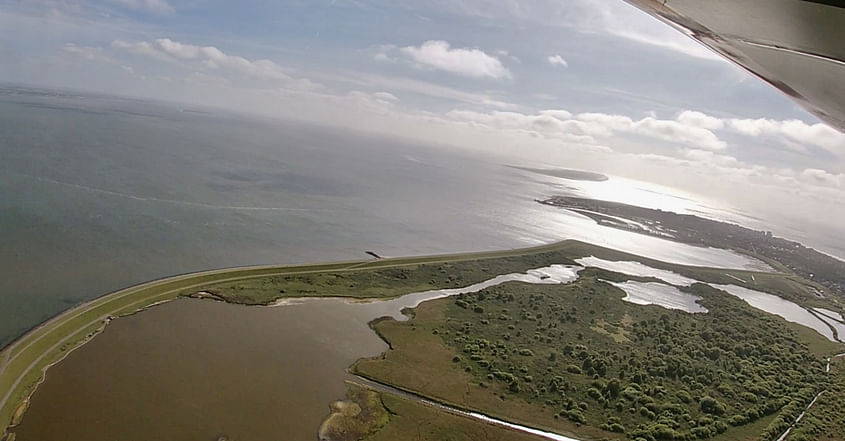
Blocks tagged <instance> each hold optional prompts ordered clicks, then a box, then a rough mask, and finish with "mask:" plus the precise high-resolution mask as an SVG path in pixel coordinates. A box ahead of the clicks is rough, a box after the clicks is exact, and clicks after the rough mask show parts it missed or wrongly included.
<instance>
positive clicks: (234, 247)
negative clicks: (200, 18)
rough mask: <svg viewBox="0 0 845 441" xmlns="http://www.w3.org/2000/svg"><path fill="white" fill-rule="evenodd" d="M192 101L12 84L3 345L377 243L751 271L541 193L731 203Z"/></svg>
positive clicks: (1, 243) (0, 136)
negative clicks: (173, 289)
mask: <svg viewBox="0 0 845 441" xmlns="http://www.w3.org/2000/svg"><path fill="white" fill-rule="evenodd" d="M188 110H189V109H182V108H180V107H178V106H172V105H164V104H155V103H145V102H140V101H133V100H128V99H118V98H110V97H95V96H87V95H85V96H83V95H72V94H66V93H53V92H45V91H35V90H24V89H14V88H0V268H2V274H3V277H0V345H4V344H7V343H8V342H10V341H11V340H12V339H13V338H14V337H15V336H17V335H20V333H22V332H24V331H25V330H26V329H28V328H30V327H32V326H34V325H36V324H38V323H40V322H41V321H43V320H44V319H45V318H47V317H49V316H51V315H54V314H56V313H58V312H60V311H62V310H64V309H66V308H68V307H70V306H71V305H74V304H76V303H79V302H81V301H84V300H86V299H90V298H93V297H96V296H98V295H102V294H105V293H107V292H109V291H112V290H115V289H118V288H121V287H124V286H127V285H131V284H135V283H139V282H143V281H146V280H150V279H154V278H159V277H164V276H168V275H173V274H178V273H185V272H190V271H196V270H201V269H208V268H219V267H227V266H235V265H249V264H265V263H297V262H312V261H328V260H336V259H355V258H365V257H366V256H365V255H364V254H363V252H364V251H365V250H374V251H376V252H378V253H379V254H382V255H385V256H402V255H415V254H430V253H444V252H456V251H472V250H490V249H502V248H513V247H522V246H527V245H534V244H539V243H544V242H551V241H557V240H560V239H565V238H578V239H583V240H587V241H591V242H594V243H598V244H601V245H607V246H612V247H615V248H619V249H622V250H626V251H631V252H634V253H637V254H643V255H647V256H650V257H654V258H658V259H662V260H666V261H672V262H679V263H688V264H696V265H713V266H724V267H740V268H741V267H754V265H755V262H751V261H749V260H748V259H746V258H744V257H741V256H738V255H735V254H732V253H728V252H725V251H721V250H714V249H701V248H695V247H690V246H685V245H681V244H676V243H672V242H667V241H664V240H659V239H655V238H650V237H646V236H642V235H635V234H630V233H627V232H624V231H618V230H613V229H608V228H604V227H599V226H596V225H595V224H594V223H593V222H592V221H591V220H589V219H587V218H584V217H583V216H580V215H577V214H574V213H569V212H566V211H564V210H560V209H555V208H553V207H547V206H543V205H540V204H537V203H536V202H535V201H534V200H535V199H538V198H544V197H547V196H550V195H554V194H563V193H571V194H578V195H585V196H599V197H602V196H608V195H610V196H615V197H616V198H617V199H618V198H620V197H621V198H622V199H624V200H628V201H630V202H632V203H647V204H650V205H657V206H663V207H665V208H667V209H675V210H678V211H683V210H687V211H703V212H708V213H712V214H713V215H714V216H719V215H720V213H723V212H724V211H720V210H719V209H716V208H713V207H708V206H704V205H701V204H699V203H697V202H695V201H692V200H690V199H686V198H681V197H676V196H674V195H671V194H669V192H663V191H661V190H655V189H654V188H652V187H647V186H642V185H641V184H638V183H632V182H630V181H624V180H620V179H614V178H611V179H610V180H608V181H605V182H599V183H592V182H591V183H586V182H578V181H571V180H565V179H561V178H555V177H550V176H545V175H539V174H536V173H532V172H528V171H523V170H518V169H514V168H511V167H507V164H502V163H499V162H497V161H492V160H489V159H487V160H485V159H484V158H478V157H475V156H469V155H468V154H466V153H462V152H460V151H456V150H455V149H448V148H444V147H432V146H422V145H419V144H414V143H411V142H408V141H403V140H398V139H391V138H386V137H382V136H374V135H366V134H360V133H354V132H349V131H342V130H335V129H327V128H322V127H316V126H309V125H303V124H294V123H280V122H270V121H261V120H257V119H250V118H247V117H241V116H234V115H228V114H223V113H219V112H218V113H204V112H195V111H188ZM555 165H556V166H559V167H565V166H566V164H555Z"/></svg>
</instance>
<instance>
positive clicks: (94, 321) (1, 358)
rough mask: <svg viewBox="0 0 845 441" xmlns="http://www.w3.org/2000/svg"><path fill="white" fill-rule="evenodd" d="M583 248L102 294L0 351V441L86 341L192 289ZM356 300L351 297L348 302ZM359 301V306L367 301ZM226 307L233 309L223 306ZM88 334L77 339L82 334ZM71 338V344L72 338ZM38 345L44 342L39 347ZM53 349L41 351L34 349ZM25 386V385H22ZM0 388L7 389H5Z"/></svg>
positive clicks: (446, 257)
mask: <svg viewBox="0 0 845 441" xmlns="http://www.w3.org/2000/svg"><path fill="white" fill-rule="evenodd" d="M575 244H584V242H580V241H576V240H572V239H566V240H562V241H557V242H553V243H550V244H543V245H535V246H530V247H523V248H513V249H508V250H492V251H476V252H460V253H453V254H434V255H423V256H411V257H392V258H382V259H360V260H347V261H335V262H320V263H304V264H284V265H255V266H238V267H230V268H221V269H213V270H207V271H199V272H194V273H186V274H179V275H174V276H169V277H163V278H159V279H154V280H151V281H147V282H144V283H140V284H137V285H133V286H129V287H126V288H122V289H119V290H116V291H113V292H110V293H106V294H103V295H101V296H98V297H96V298H94V299H91V300H88V301H86V302H83V303H80V304H78V305H76V306H73V307H71V308H70V309H67V310H65V311H63V312H61V313H59V314H56V315H54V316H53V317H51V318H49V319H47V320H45V321H44V322H42V323H40V324H38V325H36V326H34V327H33V328H31V329H30V330H29V331H27V332H26V333H24V334H22V335H21V336H19V337H18V338H16V339H14V340H13V341H11V342H10V343H9V344H8V345H6V346H5V347H4V348H2V349H1V350H0V386H5V387H8V389H5V387H4V389H0V391H4V392H5V393H4V395H2V396H0V427H2V431H0V440H4V441H5V440H6V437H7V435H8V434H9V433H11V432H10V431H9V429H11V428H13V426H11V425H10V423H11V422H12V417H13V415H14V414H15V413H16V412H17V410H18V409H19V408H20V407H21V405H22V404H24V403H26V402H28V401H29V400H30V399H31V398H32V395H33V394H34V393H35V391H36V390H37V388H38V386H39V385H40V384H41V382H43V381H44V378H45V377H46V373H47V370H48V369H49V368H50V367H52V366H54V365H55V364H57V363H58V362H60V361H61V360H63V359H64V358H65V357H66V356H67V354H69V353H70V352H72V351H73V350H75V349H78V348H79V347H81V346H83V345H84V344H85V343H87V342H89V341H91V339H93V338H94V337H95V336H96V335H98V334H99V333H100V332H102V331H103V330H104V329H105V326H106V325H107V324H108V322H110V321H111V320H113V319H115V318H119V317H123V316H128V315H132V314H136V313H138V312H140V311H143V310H144V309H147V308H150V307H153V306H156V305H159V304H162V303H166V302H169V301H172V300H175V299H177V298H179V297H182V296H184V295H185V294H187V293H188V291H190V290H191V289H200V288H202V287H204V286H207V285H209V284H212V283H221V282H231V281H239V280H245V279H251V278H260V277H268V276H274V275H292V274H309V273H321V272H327V271H337V272H346V271H359V270H370V269H383V268H390V267H398V266H409V265H416V264H422V263H438V262H445V261H449V262H454V261H462V260H478V259H490V258H496V257H507V256H515V255H522V254H533V253H539V252H543V251H553V250H556V249H559V248H562V247H566V246H568V245H575ZM349 298H350V299H355V297H349ZM368 298H369V297H361V298H358V299H359V300H364V299H368ZM223 301H225V302H227V303H235V302H230V301H226V300H223ZM85 330H88V331H89V332H88V333H87V334H85V335H84V336H79V334H82V332H83V331H85ZM74 337H76V338H74ZM42 340H43V341H42ZM49 343H53V344H52V345H50V346H49V347H47V348H46V349H40V348H39V346H44V345H45V344H49ZM26 380H29V381H26ZM4 383H7V384H8V386H6V385H5V384H4Z"/></svg>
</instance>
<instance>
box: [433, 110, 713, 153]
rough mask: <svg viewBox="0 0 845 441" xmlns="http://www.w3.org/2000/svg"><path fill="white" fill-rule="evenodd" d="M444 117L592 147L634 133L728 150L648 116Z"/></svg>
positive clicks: (460, 113) (709, 137)
mask: <svg viewBox="0 0 845 441" xmlns="http://www.w3.org/2000/svg"><path fill="white" fill-rule="evenodd" d="M447 116H448V117H450V118H452V119H454V120H460V121H465V122H472V123H476V124H482V125H484V126H486V127H490V128H494V129H506V130H524V131H531V132H535V133H537V134H539V135H542V136H546V137H554V138H564V139H570V140H577V141H579V142H591V143H592V142H595V141H596V138H607V137H611V136H613V135H614V134H616V133H633V134H637V135H641V136H647V137H650V138H654V139H659V140H663V141H666V142H669V143H672V144H682V145H686V146H688V147H691V148H693V149H698V150H711V151H715V150H723V149H724V148H726V147H727V144H726V143H725V142H724V141H722V140H720V139H719V138H718V137H717V136H716V134H714V133H713V132H712V131H710V130H708V129H704V128H701V127H695V126H688V125H686V124H683V123H681V122H678V121H675V120H662V119H657V118H654V117H650V116H649V117H645V118H643V119H640V120H636V121H635V120H633V119H631V118H630V117H627V116H623V115H611V114H605V113H581V114H578V115H574V116H573V115H572V114H571V113H570V112H568V111H566V110H560V109H556V110H544V111H541V112H538V113H537V114H534V115H528V114H523V113H519V112H489V113H482V112H474V111H467V110H453V111H451V112H449V113H448V114H447Z"/></svg>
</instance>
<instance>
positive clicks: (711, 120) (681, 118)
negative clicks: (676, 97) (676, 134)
mask: <svg viewBox="0 0 845 441" xmlns="http://www.w3.org/2000/svg"><path fill="white" fill-rule="evenodd" d="M675 119H676V120H677V121H678V122H679V123H681V124H685V125H688V126H690V127H700V128H702V129H708V130H718V129H721V128H723V127H725V122H724V121H723V120H721V119H719V118H716V117H713V116H710V115H705V114H704V113H701V112H696V111H695V110H684V111H683V112H681V113H680V114H678V117H677V118H675Z"/></svg>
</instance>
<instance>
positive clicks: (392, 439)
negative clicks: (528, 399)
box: [364, 393, 544, 441]
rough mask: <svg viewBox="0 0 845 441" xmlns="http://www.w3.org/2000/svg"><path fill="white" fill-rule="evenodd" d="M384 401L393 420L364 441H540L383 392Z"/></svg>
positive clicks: (531, 436) (533, 437) (536, 437)
mask: <svg viewBox="0 0 845 441" xmlns="http://www.w3.org/2000/svg"><path fill="white" fill-rule="evenodd" d="M381 400H382V403H383V405H384V407H385V408H386V409H387V411H388V412H389V413H390V421H389V423H388V424H387V425H385V426H384V427H383V428H382V429H381V430H379V431H378V432H376V433H374V434H372V435H370V436H368V437H366V438H364V441H405V440H408V441H410V440H413V441H466V440H497V441H540V440H542V439H544V438H540V437H538V436H535V435H530V434H527V433H523V432H518V431H516V430H512V429H508V428H505V427H500V426H494V425H490V424H487V423H484V422H481V421H478V420H475V419H472V418H469V417H465V416H461V415H456V414H452V413H449V412H444V411H442V410H440V409H437V408H434V407H431V406H428V405H425V404H421V403H418V402H414V401H410V400H408V399H405V398H401V397H397V396H395V395H391V394H387V393H383V394H381Z"/></svg>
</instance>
